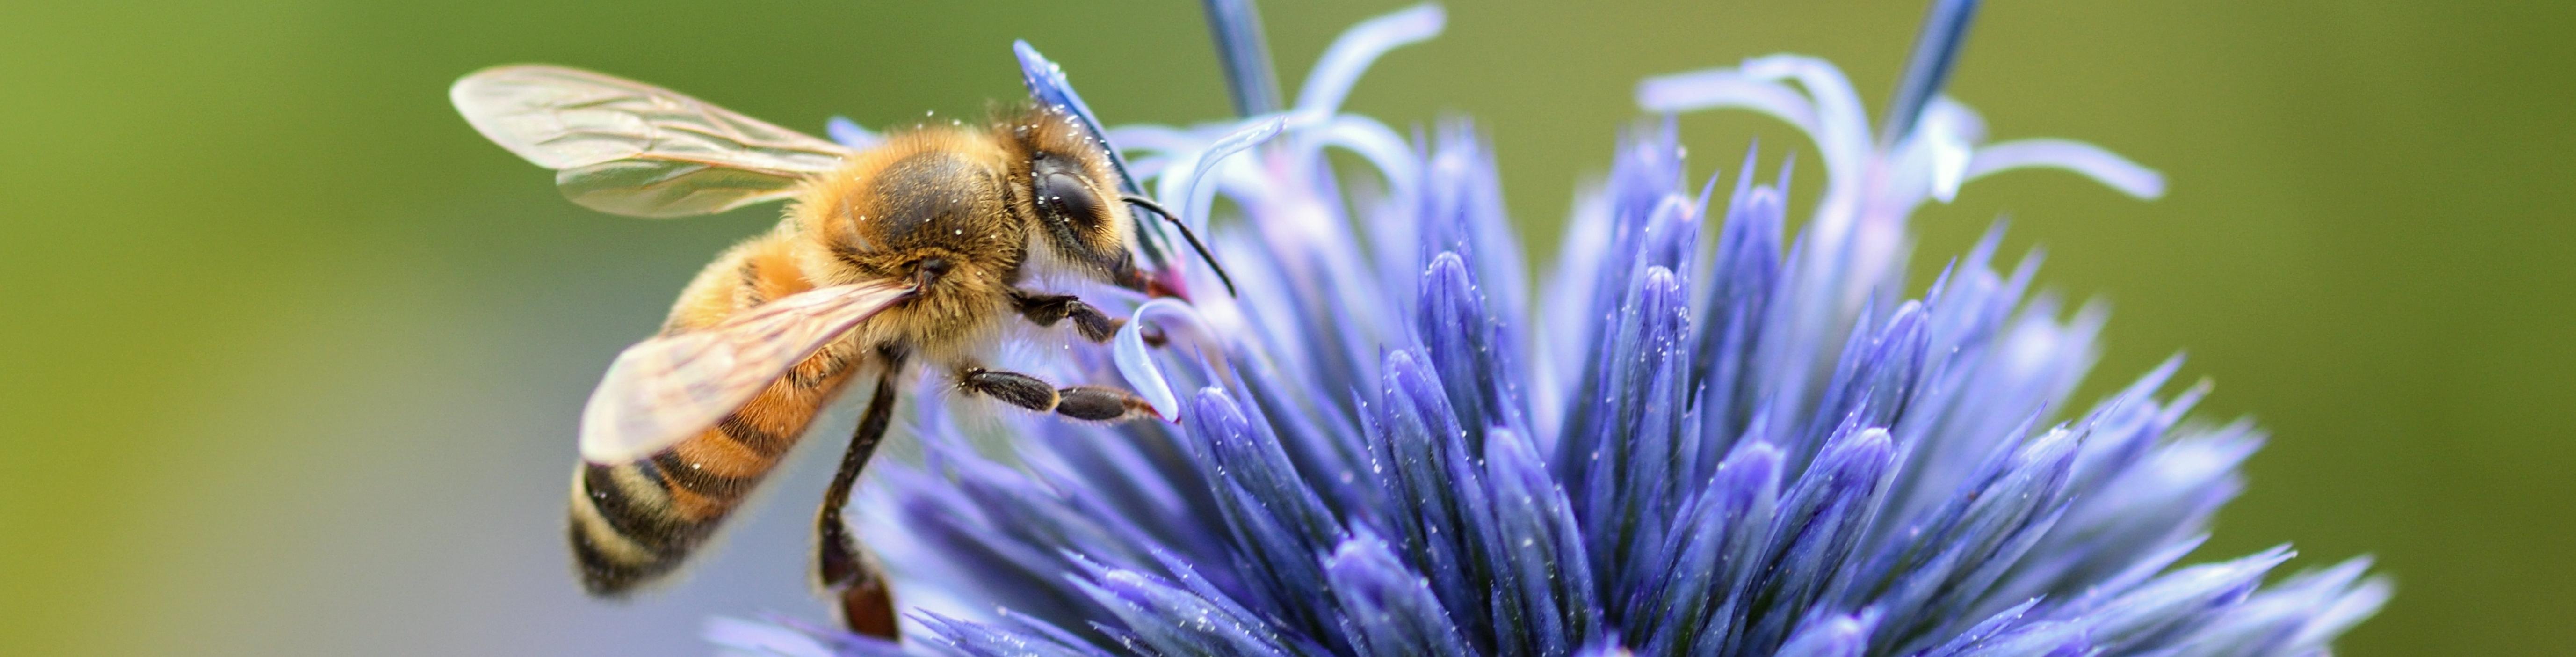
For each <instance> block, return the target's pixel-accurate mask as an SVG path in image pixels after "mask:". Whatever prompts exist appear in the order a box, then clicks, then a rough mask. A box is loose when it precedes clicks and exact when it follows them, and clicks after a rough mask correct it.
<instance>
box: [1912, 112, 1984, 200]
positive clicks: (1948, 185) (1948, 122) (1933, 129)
mask: <svg viewBox="0 0 2576 657" xmlns="http://www.w3.org/2000/svg"><path fill="white" fill-rule="evenodd" d="M1923 119H1924V121H1923V123H1922V127H1921V128H1920V129H1919V130H1920V131H1919V132H1917V133H1915V139H1919V140H1921V142H1920V143H1921V145H1920V146H1918V148H1922V149H1924V157H1925V159H1926V164H1929V165H1930V167H1931V170H1930V171H1929V173H1930V174H1931V180H1930V181H1929V182H1930V184H1931V193H1932V198H1936V199H1941V202H1943V203H1948V202H1950V201H1953V200H1957V199H1958V198H1959V186H1960V185H1963V184H1966V183H1967V182H1968V176H1967V174H1968V162H1969V161H1971V160H1972V159H1973V158H1974V157H1975V153H1976V150H1975V149H1976V146H1975V144H1973V143H1971V142H1970V141H1969V139H1970V137H1969V136H1968V135H1966V134H1964V133H1962V131H1961V130H1960V129H1959V126H1958V124H1956V123H1954V122H1953V121H1955V120H1956V119H1955V117H1954V116H1953V115H1951V114H1948V113H1943V112H1925V113H1924V116H1923Z"/></svg>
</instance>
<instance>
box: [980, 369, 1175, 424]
mask: <svg viewBox="0 0 2576 657" xmlns="http://www.w3.org/2000/svg"><path fill="white" fill-rule="evenodd" d="M957 387H958V388H959V389H961V390H964V391H966V392H969V393H973V394H979V395H983V396H986V397H991V398H994V399H999V400H1002V401H1003V402H1005V403H1009V404H1010V405H1012V406H1018V407H1020V408H1025V409H1029V410H1032V411H1038V412H1041V413H1044V412H1050V411H1052V412H1054V413H1055V414H1057V415H1062V416H1065V417H1069V418H1073V419H1076V420H1090V421H1093V422H1123V421H1127V420H1135V419H1142V418H1149V417H1156V415H1155V413H1154V406H1153V404H1149V403H1146V402H1145V398H1143V397H1138V396H1136V394H1135V393H1131V392H1127V391H1125V390H1119V389H1117V388H1110V387H1106V386H1068V387H1063V388H1058V387H1055V386H1054V385H1053V384H1049V383H1047V382H1046V381H1044V380H1041V379H1039V378H1037V377H1034V376H1029V375H1026V374H1021V373H1018V372H1003V371H999V370H988V369H984V368H981V367H969V368H966V369H964V370H961V371H959V372H958V373H957Z"/></svg>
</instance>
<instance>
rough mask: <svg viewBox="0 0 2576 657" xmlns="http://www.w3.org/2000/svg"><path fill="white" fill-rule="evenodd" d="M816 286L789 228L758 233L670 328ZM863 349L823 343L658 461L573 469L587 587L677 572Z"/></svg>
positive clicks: (595, 590) (617, 589)
mask: <svg viewBox="0 0 2576 657" xmlns="http://www.w3.org/2000/svg"><path fill="white" fill-rule="evenodd" d="M810 287H811V286H810V285H809V284H808V283H807V282H806V281H805V279H804V277H803V276H802V275H801V274H799V273H798V272H797V270H796V267H795V265H794V262H793V260H792V258H791V257H790V255H789V251H788V248H787V242H786V240H785V239H784V236H783V235H780V234H776V233H773V234H771V235H767V236H763V237H760V238H755V239H753V240H752V241H750V242H746V243H744V244H742V245H740V246H737V247H735V248H734V249H733V250H731V251H728V252H726V253H725V254H724V255H723V256H722V257H719V258H717V259H716V261H715V263H713V264H710V265H708V267H707V269H706V271H705V272H703V273H701V274H700V275H699V277H698V280H697V281H696V282H694V283H692V284H690V285H689V289H688V290H687V291H686V292H683V293H681V295H680V301H679V304H678V305H677V307H675V308H673V309H672V313H671V321H670V326H669V329H668V330H671V331H687V330H692V329H697V328H704V327H708V326H713V325H715V324H717V323H720V322H722V321H724V320H725V319H726V318H727V317H730V316H731V315H733V314H734V313H736V312H740V311H741V310H743V309H747V308H751V307H754V306H758V305H760V304H761V303H763V302H765V300H767V299H776V298H780V297H785V296H787V295H790V294H794V293H796V292H801V291H804V290H805V289H809V288H810ZM857 353H858V350H857V349H855V348H854V347H853V346H852V345H846V344H845V345H835V346H833V347H830V348H826V349H825V350H824V351H823V352H822V353H817V354H815V355H813V356H812V357H810V358H807V359H806V361H805V362H804V363H802V364H800V365H798V366H797V367H796V368H795V369H794V370H792V371H790V372H789V373H788V375H787V376H785V377H781V378H780V379H779V380H777V381H774V382H771V383H770V384H769V388H768V389H766V390H763V391H761V393H760V395H759V396H757V397H754V398H752V400H751V402H750V403H747V404H744V405H743V406H742V408H740V409H737V410H735V411H734V412H733V413H732V414H730V415H727V416H725V418H724V420H723V421H722V422H719V423H717V425H716V426H715V427H713V428H710V429H708V430H706V431H703V432H699V433H698V434H697V435H695V436H691V437H689V438H688V439H687V440H683V441H681V442H680V443H679V444H677V445H673V446H672V447H671V448H670V449H667V450H663V451H662V452H660V453H657V454H654V455H653V456H652V457H651V458H647V459H643V460H639V461H635V462H631V463H621V464H611V465H603V464H597V463H588V462H584V463H581V464H579V465H576V466H575V467H574V468H573V478H572V527H571V538H572V552H573V559H574V561H575V562H576V563H577V564H579V566H580V571H581V580H582V585H583V586H584V587H585V588H588V589H589V590H590V592H591V594H593V595H602V596H614V595H620V594H623V593H626V592H628V591H630V590H632V589H634V588H635V587H636V586H638V585H641V584H644V583H647V582H650V581H653V580H655V579H658V578H660V577H661V576H663V575H666V574H669V573H670V572H671V571H672V570H674V569H677V568H678V567H679V566H680V563H681V561H683V560H685V559H687V558H688V556H689V553H690V552H691V551H692V550H694V549H696V548H697V547H698V545H699V544H701V543H703V542H705V541H706V539H707V537H708V536H711V535H713V534H714V533H715V530H716V526H717V525H718V524H720V523H722V522H723V521H724V519H725V516H727V515H729V514H731V513H732V512H733V510H734V507H737V506H740V505H741V504H742V502H743V498H744V497H745V496H747V495H749V494H751V491H752V489H753V488H754V487H756V486H758V485H759V483H760V480H761V479H762V478H763V477H766V476H768V474H769V472H770V471H771V470H774V469H777V467H778V462H779V459H780V458H781V457H783V456H785V454H786V452H787V450H788V448H790V447H793V446H795V444H796V439H797V437H798V436H799V435H801V434H803V433H804V432H805V428H806V425H808V424H810V423H812V422H813V420H814V417H815V415H816V414H817V413H818V412H819V411H820V410H821V409H822V407H823V405H824V404H825V403H827V402H829V401H831V399H832V397H833V396H834V395H835V394H837V393H838V392H839V391H840V388H841V386H842V385H843V384H845V383H847V382H848V380H849V376H850V374H851V373H852V372H853V371H854V370H857V369H861V368H859V367H857V365H859V364H860V363H859V361H860V357H859V356H858V355H857Z"/></svg>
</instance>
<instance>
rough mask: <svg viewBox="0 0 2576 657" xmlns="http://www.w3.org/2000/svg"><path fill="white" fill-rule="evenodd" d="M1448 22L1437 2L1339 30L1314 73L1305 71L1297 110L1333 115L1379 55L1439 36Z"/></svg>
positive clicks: (1446, 14)
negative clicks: (1340, 32)
mask: <svg viewBox="0 0 2576 657" xmlns="http://www.w3.org/2000/svg"><path fill="white" fill-rule="evenodd" d="M1448 22H1449V15H1448V12H1445V11H1442V10H1441V9H1440V5H1435V4H1419V5H1414V6H1412V7H1411V8H1407V9H1404V10H1402V11H1397V12H1395V13H1392V14H1387V15H1384V16H1379V17H1377V18H1371V19H1368V21H1367V22H1363V23H1360V24H1359V25H1357V26H1354V27H1352V28H1351V29H1350V30H1348V31H1345V32H1343V33H1342V36H1341V38H1338V39H1334V40H1333V45H1332V47H1330V48H1326V49H1325V50H1324V58H1323V59H1322V60H1320V61H1317V62H1315V70H1314V72H1311V73H1308V74H1306V84H1305V86H1303V87H1301V88H1299V90H1298V92H1297V111H1300V112H1312V113H1317V114H1332V113H1335V112H1339V111H1341V107H1342V99H1344V98H1348V97H1349V96H1350V94H1351V86H1352V85H1355V84H1358V83H1359V80H1360V74H1361V73H1364V72H1367V71H1368V67H1369V64H1371V63H1374V62H1376V61H1377V58H1378V56H1380V55H1384V54H1386V52H1387V51H1389V50H1394V49H1396V48H1397V47H1399V46H1403V45H1406V44H1410V43H1414V42H1417V41H1422V40H1425V39H1429V38H1431V37H1435V36H1439V35H1440V29H1441V28H1442V27H1443V26H1445V25H1447V24H1448Z"/></svg>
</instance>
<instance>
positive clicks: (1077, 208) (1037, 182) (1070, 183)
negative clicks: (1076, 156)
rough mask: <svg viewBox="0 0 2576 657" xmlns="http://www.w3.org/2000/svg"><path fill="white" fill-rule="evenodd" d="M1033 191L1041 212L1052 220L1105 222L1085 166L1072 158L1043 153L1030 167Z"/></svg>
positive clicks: (1074, 223) (1075, 223)
mask: <svg viewBox="0 0 2576 657" xmlns="http://www.w3.org/2000/svg"><path fill="white" fill-rule="evenodd" d="M1029 174H1030V175H1029V177H1030V184H1029V186H1030V188H1031V189H1030V191H1031V192H1033V193H1034V194H1035V195H1036V196H1037V199H1036V201H1037V206H1038V213H1039V214H1040V215H1043V216H1045V217H1046V219H1047V220H1048V221H1053V222H1058V223H1061V224H1065V225H1070V226H1073V227H1076V228H1098V227H1099V226H1100V222H1101V203H1100V197H1099V196H1097V195H1094V194H1092V193H1091V186H1090V185H1088V184H1084V182H1083V175H1082V169H1080V168H1078V167H1076V166H1074V165H1073V163H1071V162H1066V161H1063V160H1061V159H1058V158H1055V157H1052V156H1046V155H1040V156H1038V158H1037V162H1035V163H1034V164H1033V165H1032V166H1031V167H1030V171H1029Z"/></svg>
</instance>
